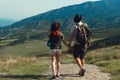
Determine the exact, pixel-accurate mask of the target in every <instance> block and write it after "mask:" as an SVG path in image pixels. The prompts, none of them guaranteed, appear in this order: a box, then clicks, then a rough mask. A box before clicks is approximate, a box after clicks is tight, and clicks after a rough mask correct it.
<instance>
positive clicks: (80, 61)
mask: <svg viewBox="0 0 120 80" xmlns="http://www.w3.org/2000/svg"><path fill="white" fill-rule="evenodd" d="M81 19H82V16H81V15H80V14H76V15H75V17H74V22H75V23H76V24H75V25H73V26H72V28H71V31H70V36H69V46H71V43H72V41H74V46H73V56H74V59H75V60H76V62H77V65H78V66H79V68H80V71H79V75H80V76H83V75H84V73H85V69H84V68H83V66H84V63H85V61H84V57H85V54H86V51H87V46H89V43H85V44H83V43H80V42H79V41H78V40H77V38H76V36H75V33H76V29H77V28H78V27H79V26H81V27H82V25H84V26H86V27H85V28H86V29H88V27H87V24H85V23H82V22H81ZM88 31H89V29H88ZM89 40H90V38H89Z"/></svg>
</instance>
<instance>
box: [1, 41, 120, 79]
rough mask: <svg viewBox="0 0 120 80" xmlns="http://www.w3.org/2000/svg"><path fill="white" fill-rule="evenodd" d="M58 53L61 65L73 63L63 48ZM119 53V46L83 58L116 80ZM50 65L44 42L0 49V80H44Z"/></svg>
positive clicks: (119, 74) (118, 71)
mask: <svg viewBox="0 0 120 80" xmlns="http://www.w3.org/2000/svg"><path fill="white" fill-rule="evenodd" d="M93 41H94V40H93ZM3 42H4V41H3ZM6 42H7V43H8V41H6ZM4 43H5V42H4ZM62 50H63V53H62V56H61V62H62V63H71V62H75V61H74V59H73V56H72V53H68V52H67V47H66V46H64V45H63V44H62ZM119 52H120V45H116V46H111V47H107V48H100V49H96V50H92V51H89V53H88V54H87V56H86V62H87V63H90V64H95V65H98V66H100V69H101V71H103V72H108V73H110V74H111V77H112V80H119V79H120V77H119V76H120V67H119V66H120V53H119ZM50 61H51V58H50V55H49V48H48V47H47V46H46V43H45V41H38V40H36V41H27V42H25V43H23V44H18V45H15V46H6V47H4V48H0V74H1V75H0V80H16V79H17V80H35V79H36V78H39V79H40V80H41V79H42V80H45V79H46V80H48V79H47V78H45V77H46V76H45V75H43V73H44V72H45V71H46V70H47V69H48V67H49V66H50ZM44 78H45V79H44Z"/></svg>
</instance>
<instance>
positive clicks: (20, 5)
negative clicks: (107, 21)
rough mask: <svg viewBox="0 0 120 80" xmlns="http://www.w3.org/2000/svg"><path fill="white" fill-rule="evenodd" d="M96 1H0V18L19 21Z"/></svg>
mask: <svg viewBox="0 0 120 80" xmlns="http://www.w3.org/2000/svg"><path fill="white" fill-rule="evenodd" d="M86 1H96V0H0V18H10V19H15V20H20V19H23V18H26V17H30V16H34V15H37V14H40V13H43V12H46V11H49V10H52V9H57V8H61V7H64V6H68V5H74V4H80V3H83V2H86Z"/></svg>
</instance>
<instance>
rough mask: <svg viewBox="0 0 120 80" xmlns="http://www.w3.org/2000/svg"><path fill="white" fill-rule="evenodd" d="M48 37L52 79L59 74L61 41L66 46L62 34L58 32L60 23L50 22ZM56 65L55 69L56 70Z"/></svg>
mask: <svg viewBox="0 0 120 80" xmlns="http://www.w3.org/2000/svg"><path fill="white" fill-rule="evenodd" d="M48 37H49V40H50V42H51V44H50V55H51V62H52V63H51V65H52V71H53V77H52V79H54V78H56V77H59V76H60V55H61V52H62V50H61V41H62V42H63V43H64V44H65V45H66V46H67V47H69V46H68V45H67V43H66V41H65V40H64V35H63V34H62V33H61V32H60V24H59V23H58V22H54V23H52V24H51V27H50V29H49V30H48ZM56 65H57V71H56V69H55V68H56Z"/></svg>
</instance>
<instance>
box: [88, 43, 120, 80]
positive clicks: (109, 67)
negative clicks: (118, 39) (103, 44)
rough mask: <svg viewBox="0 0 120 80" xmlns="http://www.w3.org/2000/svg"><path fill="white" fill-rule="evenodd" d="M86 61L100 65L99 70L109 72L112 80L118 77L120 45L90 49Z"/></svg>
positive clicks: (117, 79) (119, 73)
mask: <svg viewBox="0 0 120 80" xmlns="http://www.w3.org/2000/svg"><path fill="white" fill-rule="evenodd" d="M86 61H87V63H90V64H95V65H98V66H100V69H101V71H103V72H107V73H110V74H111V76H110V77H112V80H119V79H120V77H119V76H120V45H116V46H112V47H108V48H101V49H97V50H93V51H90V52H89V53H88V54H87V56H86Z"/></svg>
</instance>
